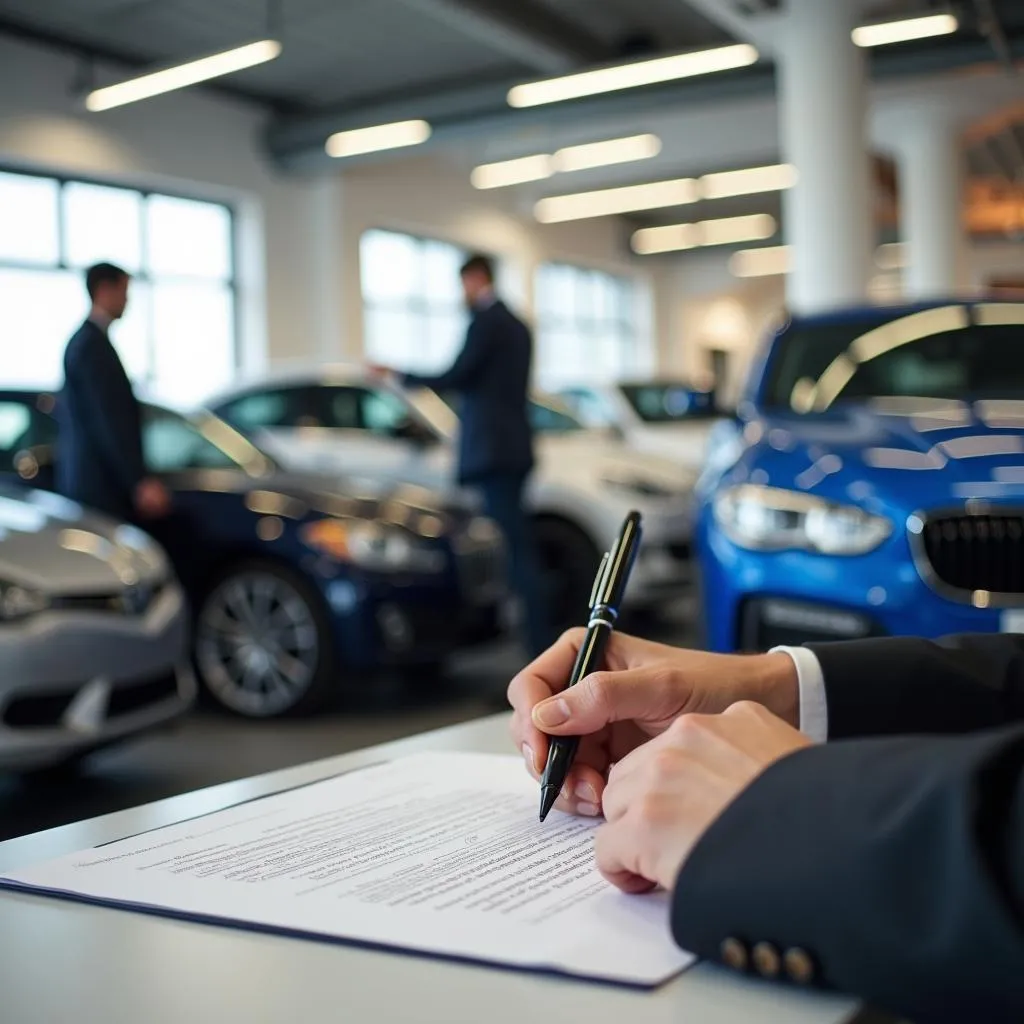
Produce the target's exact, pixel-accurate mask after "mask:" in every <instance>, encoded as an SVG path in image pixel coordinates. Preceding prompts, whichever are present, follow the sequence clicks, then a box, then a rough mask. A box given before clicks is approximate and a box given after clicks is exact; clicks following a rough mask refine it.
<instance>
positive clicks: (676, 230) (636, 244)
mask: <svg viewBox="0 0 1024 1024" xmlns="http://www.w3.org/2000/svg"><path fill="white" fill-rule="evenodd" d="M777 227H778V225H777V224H776V222H775V218H774V217H772V216H771V215H770V214H767V213H753V214H750V215H749V216H746V217H722V218H719V219H718V220H702V221H697V222H695V223H692V224H670V225H667V226H666V227H660V228H641V229H640V230H639V231H637V232H635V233H634V235H633V240H632V245H633V251H634V252H636V253H639V254H640V255H642V256H649V255H652V254H653V253H660V252H678V251H679V250H681V249H696V248H697V247H698V246H706V245H732V244H734V243H736V242H752V241H756V240H757V239H761V238H771V236H772V235H774V234H775V231H776V229H777Z"/></svg>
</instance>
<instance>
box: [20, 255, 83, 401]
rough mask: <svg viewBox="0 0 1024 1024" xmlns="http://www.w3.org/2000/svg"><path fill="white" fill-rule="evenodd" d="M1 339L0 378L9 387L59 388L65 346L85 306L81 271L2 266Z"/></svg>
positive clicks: (62, 371)
mask: <svg viewBox="0 0 1024 1024" xmlns="http://www.w3.org/2000/svg"><path fill="white" fill-rule="evenodd" d="M0 309H2V310H4V338H5V343H4V344H3V345H0V380H3V382H4V384H5V385H6V386H8V387H22V386H24V387H43V388H52V387H58V386H59V385H60V383H61V381H62V380H63V379H64V349H65V347H66V346H67V343H68V340H69V339H70V338H71V335H72V334H73V333H74V332H75V331H76V330H77V329H78V327H79V326H80V325H81V323H82V321H83V320H84V319H85V316H86V313H87V311H88V302H87V299H86V295H85V290H84V288H83V287H82V282H81V280H80V278H79V275H78V274H76V273H72V272H71V271H60V270H5V269H0Z"/></svg>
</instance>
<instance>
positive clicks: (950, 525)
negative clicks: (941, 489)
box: [921, 512, 1024, 597]
mask: <svg viewBox="0 0 1024 1024" xmlns="http://www.w3.org/2000/svg"><path fill="white" fill-rule="evenodd" d="M921 539H922V541H923V548H924V554H925V557H926V558H927V563H928V568H929V569H930V571H931V573H932V574H933V576H934V580H935V581H937V582H938V583H939V584H940V585H941V587H942V588H948V589H951V590H953V591H958V592H960V593H962V594H963V595H973V594H976V593H977V592H979V591H982V592H987V593H988V594H990V595H993V596H1000V595H1002V596H1017V595H1020V596H1022V597H1024V512H1021V513H1012V514H995V515H967V514H962V515H947V516H940V517H936V518H934V519H929V520H928V522H926V523H925V526H924V531H923V534H922V538H921Z"/></svg>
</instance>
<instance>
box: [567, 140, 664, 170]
mask: <svg viewBox="0 0 1024 1024" xmlns="http://www.w3.org/2000/svg"><path fill="white" fill-rule="evenodd" d="M660 152H661V139H659V138H658V136H657V135H631V136H630V137H629V138H625V139H609V140H608V141H607V142H590V143H587V144H586V145H583V146H567V147H566V148H565V149H560V150H559V151H558V152H557V153H556V154H555V156H554V164H555V170H556V171H560V172H561V173H563V174H567V173H569V172H570V171H587V170H590V169H591V168H593V167H610V166H611V165H612V164H628V163H632V162H633V161H635V160H649V159H651V157H655V156H657V155H658V154H659V153H660Z"/></svg>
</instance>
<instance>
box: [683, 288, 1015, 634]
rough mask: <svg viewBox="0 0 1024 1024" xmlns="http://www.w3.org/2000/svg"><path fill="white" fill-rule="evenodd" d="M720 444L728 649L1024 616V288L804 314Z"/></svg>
mask: <svg viewBox="0 0 1024 1024" xmlns="http://www.w3.org/2000/svg"><path fill="white" fill-rule="evenodd" d="M709 451H710V461H709V464H708V466H707V468H706V469H705V472H704V475H703V477H702V479H701V481H700V484H699V488H698V493H699V500H700V515H699V526H698V545H699V552H700V564H701V576H702V586H703V599H704V618H705V625H706V628H707V633H708V641H709V644H710V646H711V647H712V648H713V649H715V650H719V651H728V650H735V649H764V648H767V647H771V646H773V645H775V644H780V643H799V642H803V641H807V640H839V639H848V638H854V637H863V636H872V635H886V634H908V635H917V636H931V637H934V636H940V635H942V634H947V633H956V632H991V631H997V630H1007V631H1013V632H1024V303H1012V302H995V301H992V302H987V301H986V302H957V301H955V300H951V301H948V302H944V303H937V304H932V305H928V306H916V307H903V308H887V309H880V308H872V309H858V310H852V311H847V312H844V313H840V314H835V315H832V316H825V317H816V318H807V319H794V320H792V321H791V322H789V323H787V324H785V325H784V326H783V327H782V328H781V329H780V330H779V331H778V332H777V333H776V334H775V335H774V336H773V337H771V338H770V339H769V341H768V344H767V345H766V346H765V347H764V349H763V351H762V352H761V354H760V356H759V358H758V360H757V361H756V363H755V365H754V367H753V370H752V373H751V376H750V379H749V382H748V386H747V389H746V393H745V395H744V397H743V400H742V401H741V403H740V406H739V413H738V416H737V418H736V419H735V420H733V421H731V422H726V423H722V424H719V426H718V427H716V429H715V432H714V433H713V435H712V437H711V441H710V446H709Z"/></svg>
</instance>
